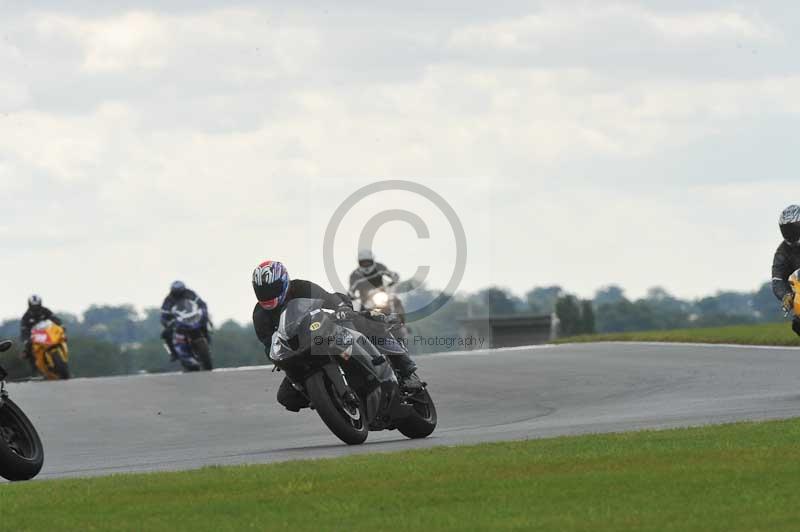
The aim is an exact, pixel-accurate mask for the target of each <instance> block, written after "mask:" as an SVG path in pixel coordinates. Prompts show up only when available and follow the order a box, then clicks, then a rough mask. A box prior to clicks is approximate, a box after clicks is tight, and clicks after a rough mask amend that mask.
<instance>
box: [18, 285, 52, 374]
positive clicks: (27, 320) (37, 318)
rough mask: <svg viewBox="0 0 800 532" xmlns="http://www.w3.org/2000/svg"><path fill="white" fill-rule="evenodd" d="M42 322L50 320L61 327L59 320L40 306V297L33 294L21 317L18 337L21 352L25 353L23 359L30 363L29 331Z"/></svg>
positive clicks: (31, 358) (47, 309)
mask: <svg viewBox="0 0 800 532" xmlns="http://www.w3.org/2000/svg"><path fill="white" fill-rule="evenodd" d="M44 320H50V321H52V322H53V323H55V324H56V325H63V324H62V322H61V319H60V318H59V317H58V316H56V315H55V314H53V311H51V310H50V309H49V308H47V307H45V306H44V305H43V304H42V298H41V296H38V295H36V294H33V295H32V296H30V297H29V298H28V310H26V311H25V313H24V314H23V315H22V319H21V320H20V324H19V328H20V332H19V337H20V341H22V344H23V352H24V353H25V357H27V358H28V360H30V361H33V351H32V344H31V329H33V327H34V326H35V325H36V324H37V323H39V322H41V321H44Z"/></svg>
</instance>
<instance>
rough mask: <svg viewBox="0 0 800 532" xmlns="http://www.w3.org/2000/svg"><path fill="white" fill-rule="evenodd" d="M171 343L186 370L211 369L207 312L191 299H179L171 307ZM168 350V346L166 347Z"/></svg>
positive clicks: (209, 324)
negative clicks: (172, 320)
mask: <svg viewBox="0 0 800 532" xmlns="http://www.w3.org/2000/svg"><path fill="white" fill-rule="evenodd" d="M172 315H173V316H175V321H174V322H173V334H172V345H173V346H174V348H175V354H176V355H177V358H178V361H179V362H180V363H181V365H182V366H183V369H184V370H186V371H200V370H205V371H211V370H212V369H213V367H214V366H213V364H212V362H211V346H210V343H209V328H210V326H211V323H210V321H209V319H208V312H207V311H206V310H205V309H204V308H203V307H201V306H200V305H199V304H198V303H197V301H195V300H193V299H181V300H180V301H178V302H177V303H175V306H173V307H172ZM167 352H169V348H167Z"/></svg>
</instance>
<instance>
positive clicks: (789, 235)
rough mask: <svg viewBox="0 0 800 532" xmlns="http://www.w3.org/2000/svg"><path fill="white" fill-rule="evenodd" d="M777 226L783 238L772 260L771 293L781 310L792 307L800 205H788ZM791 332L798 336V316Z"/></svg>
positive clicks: (799, 248)
mask: <svg viewBox="0 0 800 532" xmlns="http://www.w3.org/2000/svg"><path fill="white" fill-rule="evenodd" d="M778 225H779V227H780V230H781V235H782V236H783V242H781V243H780V245H779V246H778V249H777V250H776V251H775V256H774V258H773V259H772V292H773V293H774V294H775V297H777V298H778V299H779V300H780V301H781V305H782V306H783V309H784V310H786V311H789V310H790V309H792V307H793V302H794V295H795V294H794V291H793V290H792V286H791V284H790V283H789V280H788V279H789V276H790V275H791V274H792V272H794V271H795V270H797V269H798V268H800V205H789V206H788V207H786V208H785V209H784V210H783V212H782V213H781V216H780V218H779V219H778ZM792 330H793V331H794V332H795V333H796V334H797V335H799V336H800V316H795V317H794V319H793V320H792Z"/></svg>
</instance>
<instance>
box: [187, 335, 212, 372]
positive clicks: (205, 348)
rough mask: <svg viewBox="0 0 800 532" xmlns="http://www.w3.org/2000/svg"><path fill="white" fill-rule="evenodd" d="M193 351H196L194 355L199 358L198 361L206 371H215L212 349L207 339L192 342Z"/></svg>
mask: <svg viewBox="0 0 800 532" xmlns="http://www.w3.org/2000/svg"><path fill="white" fill-rule="evenodd" d="M192 349H193V350H194V354H195V356H196V357H197V360H198V361H199V362H200V366H202V368H203V369H204V370H206V371H211V370H212V369H214V365H213V364H212V362H211V348H210V346H209V345H208V340H206V339H205V338H198V339H197V340H194V341H193V342H192Z"/></svg>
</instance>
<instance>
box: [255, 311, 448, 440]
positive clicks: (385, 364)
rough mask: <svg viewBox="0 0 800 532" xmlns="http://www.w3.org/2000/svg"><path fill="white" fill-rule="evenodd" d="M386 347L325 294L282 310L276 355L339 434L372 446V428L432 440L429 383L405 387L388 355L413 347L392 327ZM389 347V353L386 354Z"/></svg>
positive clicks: (433, 418) (275, 337)
mask: <svg viewBox="0 0 800 532" xmlns="http://www.w3.org/2000/svg"><path fill="white" fill-rule="evenodd" d="M378 341H379V342H380V343H381V344H382V345H381V350H379V349H378V348H377V347H376V346H375V345H374V344H373V342H372V341H371V340H370V339H368V338H367V337H366V336H364V335H363V334H361V333H360V332H358V331H357V330H356V329H355V328H354V327H353V324H352V322H350V321H349V320H347V319H337V317H336V312H335V311H333V310H329V309H325V308H323V301H321V300H318V299H304V298H298V299H293V300H291V301H289V303H287V305H286V308H285V309H284V310H283V312H282V313H281V318H280V325H279V327H278V330H277V331H276V332H275V334H274V335H273V337H272V345H271V347H270V358H271V359H272V361H273V362H274V364H275V366H277V367H278V368H280V369H281V370H283V371H285V372H286V375H287V376H288V378H289V380H290V381H291V382H292V384H293V385H294V387H295V389H297V390H298V391H300V392H301V393H303V394H304V395H305V396H306V398H307V399H308V400H309V402H310V404H311V407H312V408H313V409H315V410H316V411H317V413H318V414H319V417H321V418H322V421H323V422H324V423H325V424H326V425H327V426H328V428H329V429H330V430H331V432H333V433H334V434H335V435H336V436H337V437H338V438H339V439H341V440H342V441H343V442H345V443H347V444H348V445H358V444H361V443H364V441H365V440H366V439H367V434H368V433H369V431H371V430H373V431H376V430H394V429H397V430H399V431H400V432H401V433H402V434H403V435H405V436H407V437H409V438H425V437H427V436H429V435H430V434H431V433H432V432H433V431H434V429H435V428H436V421H437V417H436V407H435V405H434V404H433V400H432V399H431V396H430V394H429V393H428V390H427V387H426V386H423V387H422V388H421V389H420V390H417V391H414V392H410V391H406V390H404V389H402V388H401V387H400V386H399V384H398V380H397V376H396V375H395V372H394V369H393V368H392V365H391V363H390V362H389V360H388V358H387V356H386V355H385V354H384V352H389V353H391V352H392V351H393V350H394V351H395V352H397V351H396V350H398V349H405V347H404V346H403V345H402V343H401V342H398V341H397V340H396V339H395V338H394V337H393V336H392V333H391V327H387V330H386V335H385V338H382V339H378ZM382 351H383V352H382Z"/></svg>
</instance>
